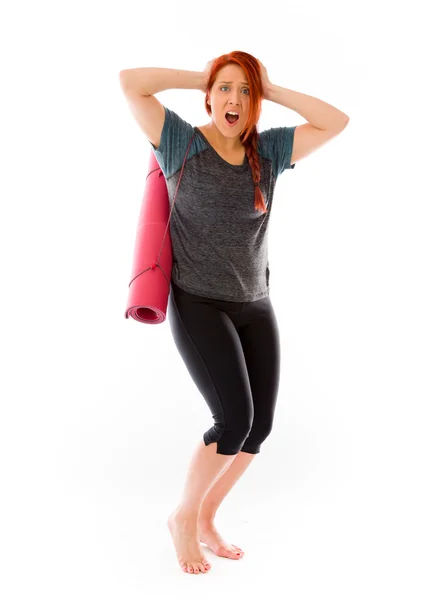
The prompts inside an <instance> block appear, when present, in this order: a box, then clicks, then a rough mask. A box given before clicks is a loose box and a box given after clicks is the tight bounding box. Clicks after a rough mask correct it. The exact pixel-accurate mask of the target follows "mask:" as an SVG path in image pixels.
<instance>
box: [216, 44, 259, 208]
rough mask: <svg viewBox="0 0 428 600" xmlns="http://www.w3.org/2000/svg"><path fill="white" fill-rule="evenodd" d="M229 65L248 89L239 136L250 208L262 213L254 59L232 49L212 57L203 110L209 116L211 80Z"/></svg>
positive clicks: (255, 66) (245, 53)
mask: <svg viewBox="0 0 428 600" xmlns="http://www.w3.org/2000/svg"><path fill="white" fill-rule="evenodd" d="M229 64H236V65H238V66H239V67H241V69H243V71H244V72H245V75H246V77H247V81H248V87H249V90H250V93H249V96H250V110H249V114H248V119H247V122H246V123H245V127H244V129H243V131H242V133H241V134H240V136H239V137H240V139H241V142H242V144H243V145H244V146H245V154H246V155H247V158H248V162H249V164H250V167H251V172H252V174H253V181H254V185H255V190H254V208H255V209H256V210H259V211H260V212H262V213H266V212H267V208H266V204H265V201H264V198H263V194H262V191H261V189H260V187H259V182H260V157H259V154H258V152H257V143H258V140H259V132H258V130H257V122H258V120H259V118H260V112H261V108H262V100H263V86H262V77H261V70H260V65H259V63H258V61H257V59H256V58H254V56H252V55H251V54H248V53H247V52H241V51H239V50H235V51H233V52H229V53H228V54H222V55H221V56H219V57H218V58H216V59H215V60H214V62H213V65H212V67H211V72H210V75H209V78H208V87H207V90H206V96H205V110H206V111H207V113H208V114H209V115H210V116H211V106H210V105H209V104H208V92H209V90H211V88H212V86H213V85H214V81H215V79H216V77H217V75H218V72H219V71H220V69H222V68H223V67H225V66H226V65H229Z"/></svg>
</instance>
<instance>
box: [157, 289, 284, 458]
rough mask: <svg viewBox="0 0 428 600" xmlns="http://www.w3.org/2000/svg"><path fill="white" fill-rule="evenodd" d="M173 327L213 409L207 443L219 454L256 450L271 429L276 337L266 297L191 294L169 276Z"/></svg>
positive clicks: (276, 376)
mask: <svg viewBox="0 0 428 600" xmlns="http://www.w3.org/2000/svg"><path fill="white" fill-rule="evenodd" d="M168 318H169V321H170V327H171V332H172V335H173V338H174V341H175V344H176V346H177V348H178V351H179V353H180V355H181V357H182V359H183V361H184V363H185V365H186V367H187V370H188V372H189V373H190V376H191V377H192V379H193V381H194V382H195V384H196V386H197V387H198V389H199V391H200V392H201V394H202V396H203V397H204V399H205V401H206V402H207V404H208V407H209V408H210V410H211V414H212V418H213V420H214V424H213V426H212V427H211V428H210V429H208V431H206V432H205V433H204V434H203V440H204V442H205V445H206V446H208V444H212V443H213V442H217V450H216V453H217V454H238V452H239V451H243V452H249V453H250V454H258V453H259V452H260V445H261V444H262V442H263V441H264V440H265V439H266V438H267V436H268V435H269V433H270V432H271V430H272V425H273V418H274V412H275V405H276V399H277V393H278V387H279V373H280V340H279V331H278V325H277V321H276V317H275V313H274V310H273V307H272V304H271V300H270V297H269V296H267V297H265V298H262V299H260V300H255V301H253V302H230V301H225V300H217V299H212V298H206V297H204V296H197V295H195V294H190V293H189V292H186V291H185V290H183V289H182V288H180V287H178V286H177V284H176V283H174V282H173V281H172V280H171V288H170V297H169V305H168Z"/></svg>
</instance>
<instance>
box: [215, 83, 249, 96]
mask: <svg viewBox="0 0 428 600" xmlns="http://www.w3.org/2000/svg"><path fill="white" fill-rule="evenodd" d="M223 88H227V89H229V86H228V85H222V86H221V88H220V90H222V89H223ZM243 89H244V90H247V92H248V94H249V93H250V89H249V88H243ZM248 94H246V96H248Z"/></svg>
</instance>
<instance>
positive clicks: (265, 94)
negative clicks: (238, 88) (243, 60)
mask: <svg viewBox="0 0 428 600" xmlns="http://www.w3.org/2000/svg"><path fill="white" fill-rule="evenodd" d="M257 62H258V63H259V66H260V71H261V75H262V87H263V98H265V99H266V100H267V99H268V95H269V88H270V86H271V85H272V84H271V82H270V81H269V77H268V74H267V71H266V67H265V66H264V65H263V63H261V62H260V61H259V59H257Z"/></svg>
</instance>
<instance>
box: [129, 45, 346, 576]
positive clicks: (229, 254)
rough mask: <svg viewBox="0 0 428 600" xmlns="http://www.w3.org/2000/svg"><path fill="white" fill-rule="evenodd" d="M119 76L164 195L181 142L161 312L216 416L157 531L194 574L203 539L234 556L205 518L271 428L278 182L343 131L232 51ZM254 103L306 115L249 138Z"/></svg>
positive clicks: (319, 104)
mask: <svg viewBox="0 0 428 600" xmlns="http://www.w3.org/2000/svg"><path fill="white" fill-rule="evenodd" d="M120 80H121V85H122V89H123V91H124V94H125V97H126V99H127V101H128V103H129V106H130V108H131V111H132V113H133V114H134V116H135V118H136V120H137V122H138V124H139V126H140V128H141V129H142V131H143V132H144V133H145V135H146V136H147V139H148V140H149V142H150V144H151V146H152V148H153V151H154V152H155V155H156V159H157V161H158V163H159V166H160V167H161V169H162V171H163V173H164V176H165V181H166V184H167V187H168V193H169V198H170V203H171V204H172V200H173V198H174V195H175V190H176V187H177V184H178V181H179V176H180V171H181V167H182V165H183V161H184V156H185V153H186V150H187V147H188V144H189V142H190V140H192V143H191V145H190V149H189V152H188V154H187V159H186V164H185V166H184V170H183V174H182V178H181V180H180V187H179V190H178V194H177V201H176V203H175V205H174V210H173V212H172V216H171V221H170V231H171V241H172V246H173V257H174V262H173V270H172V275H171V292H170V298H169V299H170V302H169V305H168V309H169V310H168V316H169V320H170V326H171V331H172V334H173V337H174V340H175V343H176V345H177V348H178V350H179V352H180V354H181V356H182V358H183V360H184V362H185V364H186V367H187V369H188V371H189V373H190V375H191V376H192V378H193V380H194V381H195V384H196V385H197V386H198V389H199V390H200V392H201V394H202V395H203V397H204V398H205V400H206V402H207V404H208V406H209V408H210V410H211V413H212V417H213V419H214V424H213V426H212V427H211V428H210V429H208V430H207V431H206V432H205V433H204V434H203V438H202V440H201V441H200V443H199V444H198V447H197V449H196V451H195V454H194V456H193V458H192V460H191V464H190V467H189V471H188V474H187V479H186V483H185V487H184V491H183V496H182V499H181V502H180V504H179V505H178V506H177V508H176V509H175V511H174V512H173V513H172V514H171V515H170V516H169V518H168V527H169V530H170V532H171V535H172V538H173V541H174V544H175V548H176V553H177V556H178V560H179V563H180V565H181V567H182V569H183V571H185V572H187V573H199V572H201V573H204V572H206V571H208V570H209V569H210V564H209V563H208V561H207V560H206V558H205V556H204V554H203V552H202V548H201V545H200V543H201V542H203V543H205V544H206V545H207V546H208V547H209V548H211V549H212V550H213V551H214V552H215V553H216V554H217V555H218V556H224V557H226V558H232V559H239V558H242V556H243V554H244V553H243V551H242V550H241V549H240V548H238V547H237V546H235V545H233V544H229V543H227V542H226V541H225V540H223V539H222V537H221V536H220V534H219V532H218V531H217V529H216V528H215V526H214V516H215V514H216V511H217V509H218V507H219V506H220V504H221V502H222V500H223V499H224V498H225V496H226V495H227V494H228V492H229V491H230V489H231V488H232V486H233V485H234V484H235V483H236V481H238V479H239V478H240V477H241V475H242V474H243V473H244V471H245V470H246V469H247V468H248V466H249V465H250V464H251V462H252V461H253V460H254V458H255V455H256V454H258V453H259V452H260V447H261V444H262V443H263V441H264V440H265V439H266V438H267V436H268V435H269V433H270V432H271V430H272V425H273V418H274V411H275V404H276V398H277V392H278V386H279V367H280V341H279V332H278V327H277V322H276V318H275V313H274V310H273V307H272V304H271V301H270V297H269V262H268V252H267V231H268V224H269V218H270V213H271V205H272V201H273V192H274V188H275V183H276V180H277V178H278V176H279V175H280V174H281V173H282V172H283V171H284V170H286V169H292V168H294V167H295V163H296V162H297V161H298V160H301V159H302V158H304V157H305V156H307V155H308V154H310V153H311V152H313V151H314V150H315V149H317V148H319V147H320V146H321V145H322V144H324V143H325V142H327V141H328V140H330V139H331V138H333V137H335V136H337V135H338V134H339V133H340V132H341V131H343V129H344V128H345V126H346V124H347V122H348V120H349V118H348V117H347V115H345V114H344V113H342V112H341V111H339V110H338V109H336V108H334V107H333V106H331V105H329V104H327V103H325V102H323V101H321V100H318V99H317V98H314V97H311V96H307V95H304V94H300V93H298V92H294V91H292V90H288V89H285V88H282V87H279V86H277V85H274V84H272V83H271V82H270V81H269V78H268V75H267V71H266V68H265V67H264V66H263V65H262V63H261V62H260V61H258V60H257V59H256V58H254V57H253V56H252V55H250V54H247V53H246V52H241V51H234V52H231V53H229V54H224V55H222V56H220V57H219V58H217V59H215V60H212V61H210V62H208V64H207V65H206V67H205V70H204V71H203V72H202V73H200V72H195V71H179V70H175V69H162V68H142V69H129V70H125V71H122V72H121V73H120ZM170 88H181V89H199V90H201V91H202V92H204V94H205V108H206V111H207V113H208V115H209V116H211V121H210V123H208V124H206V125H203V126H200V127H192V126H191V125H190V124H189V123H187V122H186V121H184V120H183V119H181V117H179V115H177V114H176V113H175V112H174V111H172V110H171V109H168V108H167V107H165V106H163V105H162V104H161V103H160V102H159V101H158V100H157V99H156V98H155V97H154V95H153V94H155V93H157V92H160V91H163V90H166V89H170ZM263 99H266V100H271V101H272V102H276V103H279V104H282V105H283V106H286V107H288V108H291V109H293V110H295V111H296V112H298V113H299V114H300V115H301V116H302V117H304V118H305V119H306V120H307V123H305V124H303V125H295V126H292V127H277V128H272V129H268V130H266V131H263V132H261V133H260V134H259V133H258V131H257V123H258V120H259V117H260V112H261V103H262V100H263ZM192 137H193V139H192Z"/></svg>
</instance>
